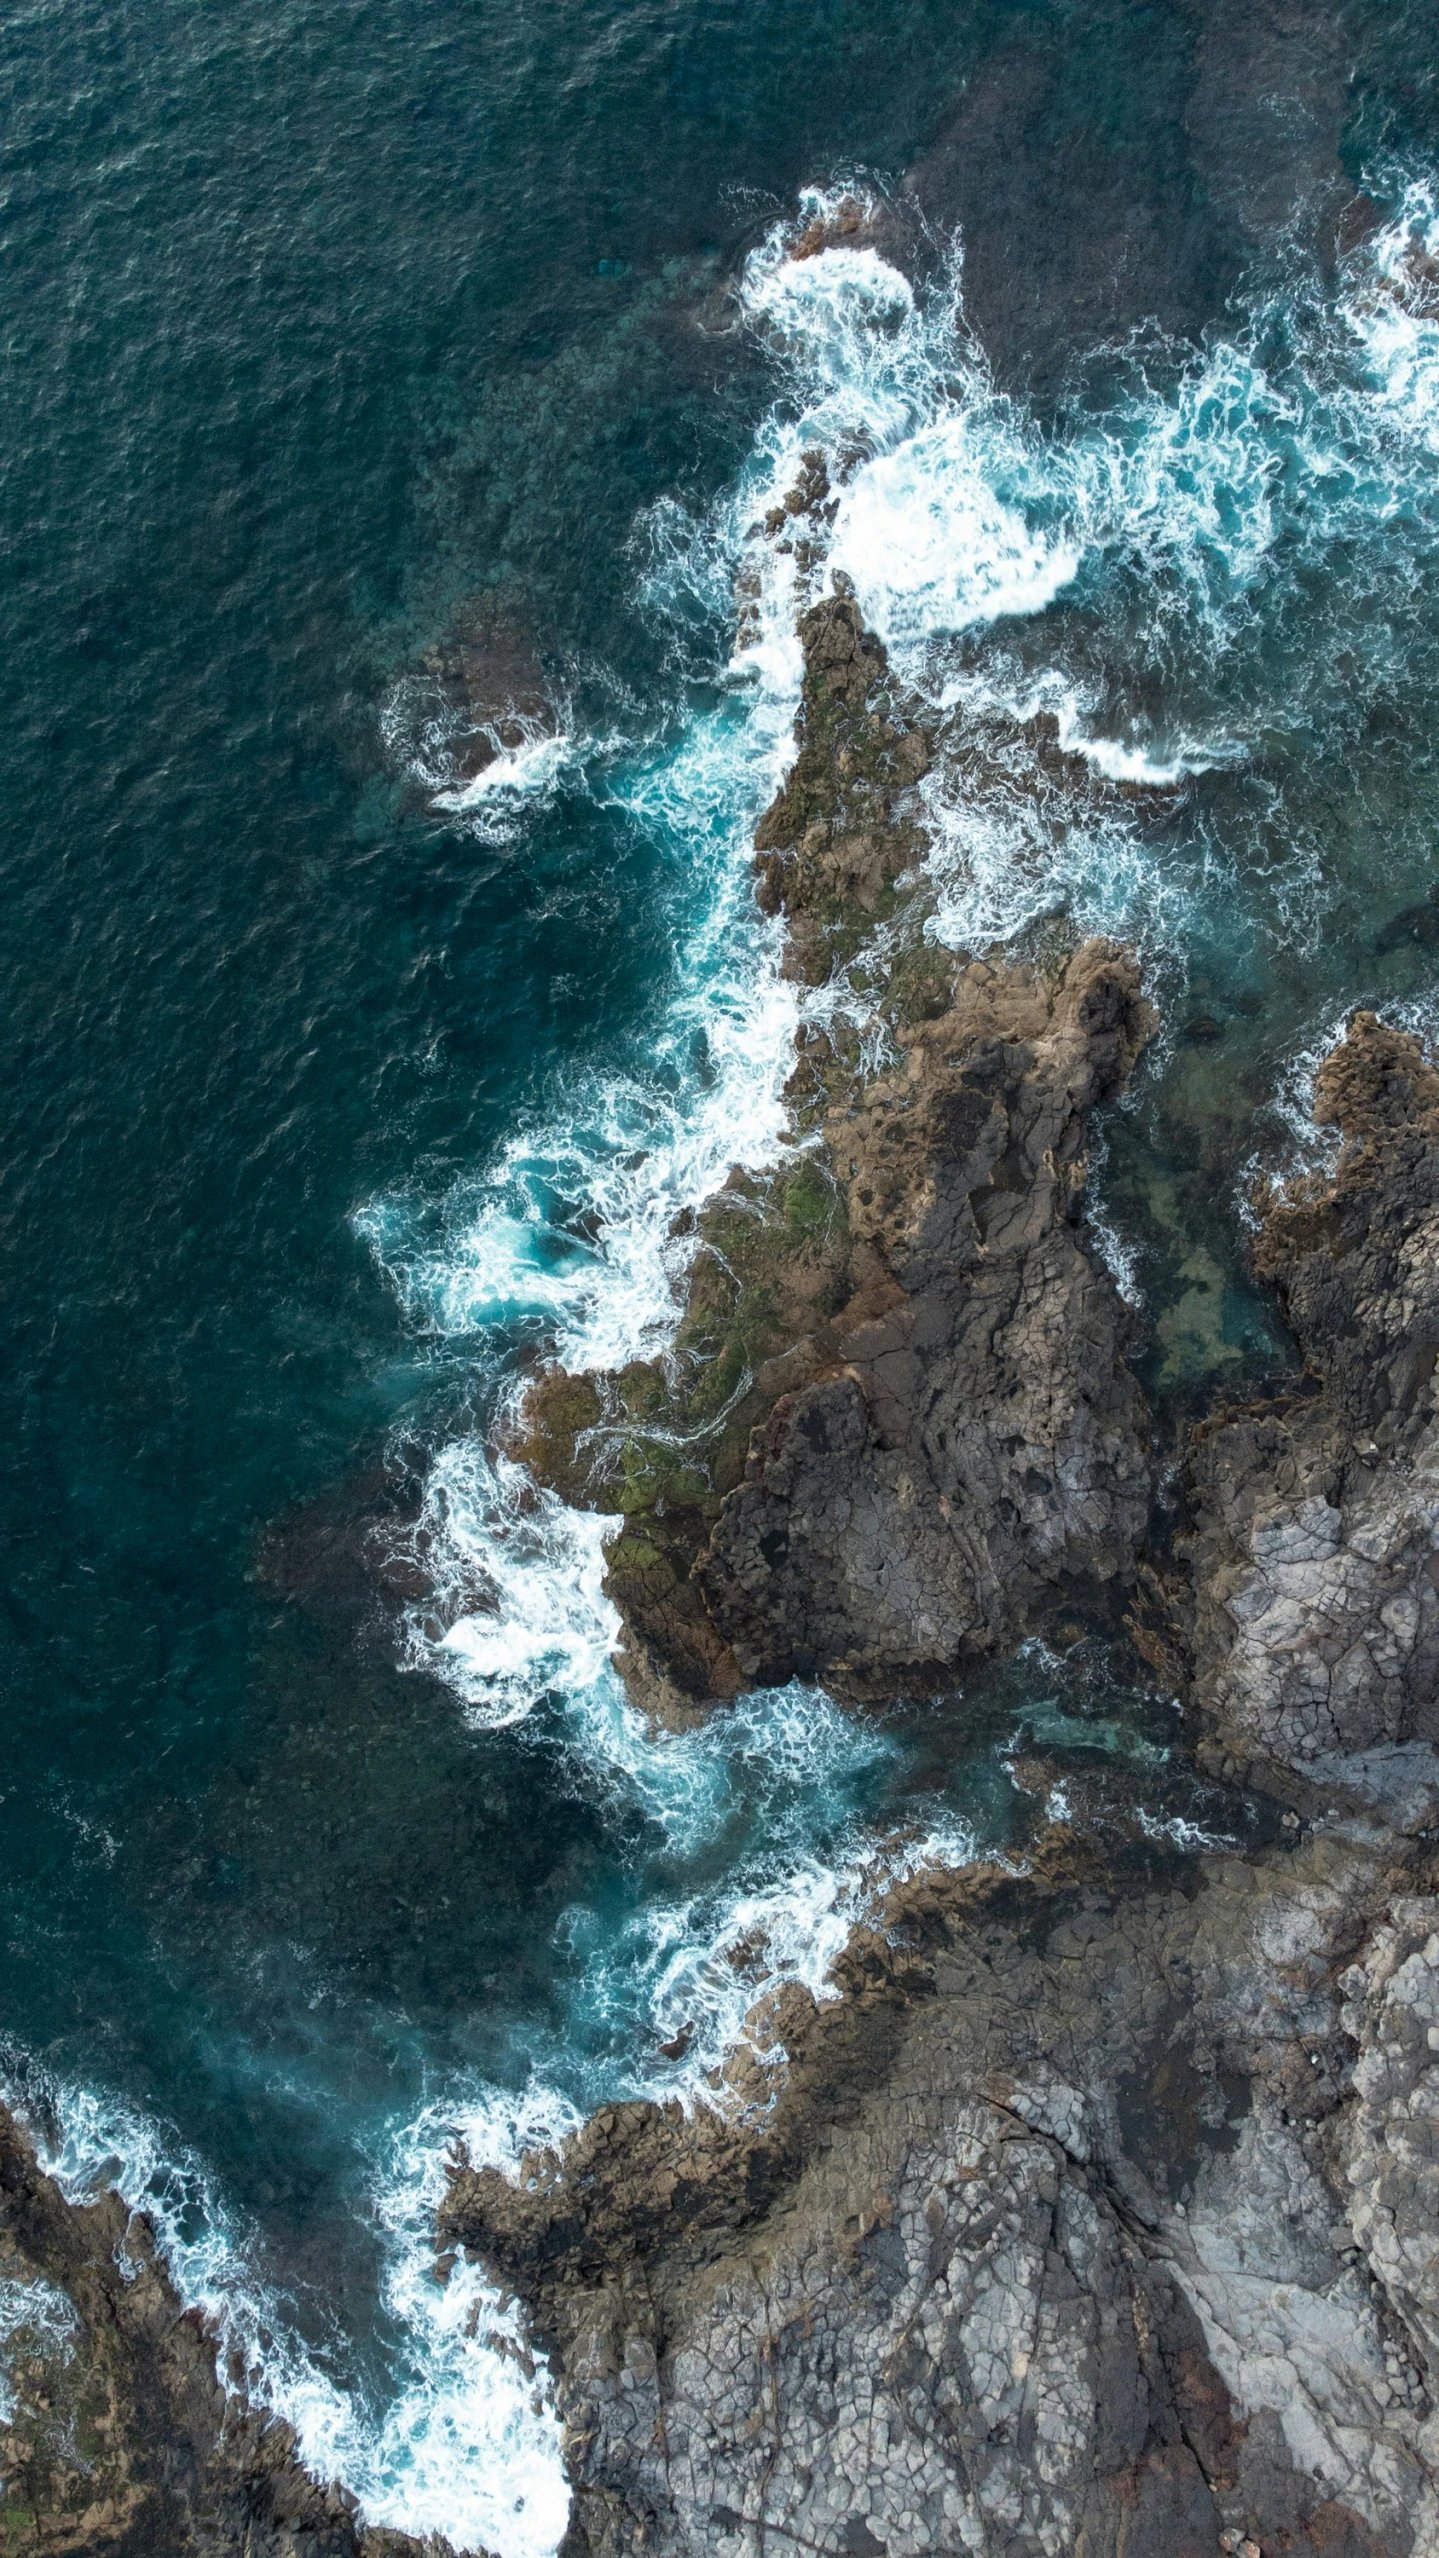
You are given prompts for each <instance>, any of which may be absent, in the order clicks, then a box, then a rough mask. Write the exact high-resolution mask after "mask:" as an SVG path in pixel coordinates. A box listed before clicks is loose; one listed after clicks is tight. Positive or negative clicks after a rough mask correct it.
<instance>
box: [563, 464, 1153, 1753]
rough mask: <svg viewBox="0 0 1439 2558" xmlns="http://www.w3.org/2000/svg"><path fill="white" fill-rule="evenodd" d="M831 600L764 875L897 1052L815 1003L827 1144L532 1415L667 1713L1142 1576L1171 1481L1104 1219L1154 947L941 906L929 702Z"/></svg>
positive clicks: (1145, 1025) (892, 1652) (928, 1680)
mask: <svg viewBox="0 0 1439 2558" xmlns="http://www.w3.org/2000/svg"><path fill="white" fill-rule="evenodd" d="M815 502H818V499H817V497H816V501H815ZM800 627H801V633H802V637H803V641H804V647H805V665H806V674H805V685H804V697H803V702H802V706H801V711H800V719H799V732H798V752H797V755H796V759H795V763H794V766H793V768H792V771H791V773H790V776H789V779H788V780H787V782H786V783H785V786H784V788H783V790H782V791H781V793H780V795H779V797H778V799H777V800H776V801H775V804H774V806H773V807H772V808H771V809H770V811H769V812H768V814H767V816H766V817H765V819H764V821H763V823H762V825H761V827H760V829H759V832H758V836H757V839H756V840H757V846H758V851H757V856H756V859H757V866H758V870H759V894H760V899H761V903H762V904H764V905H766V906H767V907H768V908H769V909H770V911H772V912H781V911H782V912H783V913H784V915H785V917H786V921H787V925H788V930H789V940H788V945H787V950H788V958H787V965H789V966H790V967H791V969H792V970H793V972H794V973H795V974H797V975H799V976H801V977H803V978H804V979H806V980H807V981H810V982H816V981H822V980H824V979H827V978H829V977H832V976H834V975H835V974H836V972H842V971H843V970H844V969H845V968H846V967H848V966H849V965H850V963H851V962H852V960H853V958H854V956H855V953H856V951H857V950H858V949H859V948H860V947H861V945H863V946H864V947H865V950H866V964H867V966H869V967H871V968H872V969H873V970H874V971H875V972H877V980H878V982H877V983H875V984H874V985H873V986H871V989H870V993H869V995H868V997H867V999H866V1000H867V1002H868V1003H870V1004H871V1005H872V1007H873V1010H874V1014H875V1019H876V1022H877V1024H879V1025H882V1026H883V1029H884V1031H885V1032H886V1034H887V1036H888V1040H889V1043H890V1054H891V1059H892V1062H891V1063H890V1064H889V1065H888V1066H887V1067H886V1068H885V1069H884V1070H882V1071H880V1072H878V1073H870V1074H866V1073H865V1072H864V1071H863V1069H862V1066H861V1063H860V1057H859V1043H858V1040H857V1038H856V1035H855V1033H854V1031H853V1030H852V1029H847V1028H846V1027H844V1018H845V1017H844V1014H843V1013H841V1014H840V1015H839V1016H837V1017H836V1018H835V1019H834V1020H832V1022H831V1024H830V1026H828V1027H820V1026H818V1025H811V1026H809V1027H808V1028H806V1029H805V1030H804V1031H802V1033H801V1043H802V1044H801V1049H800V1055H799V1062H798V1064H797V1067H796V1072H795V1075H794V1077H793V1079H792V1082H791V1086H790V1099H791V1103H792V1105H793V1110H794V1136H795V1141H796V1151H795V1153H794V1155H793V1156H792V1158H791V1160H790V1162H789V1163H788V1164H787V1165H786V1166H785V1167H783V1168H782V1169H781V1170H780V1171H777V1172H773V1173H767V1174H766V1173H750V1172H743V1171H738V1170H737V1171H736V1172H735V1173H733V1174H732V1175H731V1177H730V1181H729V1183H728V1184H727V1185H726V1187H725V1190H724V1191H722V1192H721V1194H720V1195H719V1197H718V1198H717V1199H716V1200H714V1201H712V1202H711V1203H710V1205H709V1206H708V1207H707V1208H706V1210H705V1211H704V1212H703V1215H702V1217H701V1220H700V1245H699V1251H698V1253H697V1255H696V1258H695V1261H694V1264H693V1275H692V1279H691V1283H690V1294H689V1300H688V1304H687V1306H686V1309H685V1313H684V1317H683V1319H682V1321H681V1324H680V1327H679V1331H678V1335H677V1338H676V1342H675V1346H674V1351H673V1354H672V1355H671V1357H670V1358H669V1359H667V1360H665V1361H663V1362H656V1363H637V1364H636V1365H635V1366H633V1367H631V1368H629V1369H627V1370H625V1371H623V1372H622V1373H621V1374H620V1375H618V1376H614V1377H608V1378H572V1377H567V1376H565V1375H564V1374H563V1372H561V1371H557V1370H552V1371H550V1372H549V1373H548V1374H547V1375H546V1376H544V1377H542V1378H541V1379H540V1380H539V1381H538V1382H537V1383H536V1385H535V1386H534V1387H533V1388H532V1389H531V1392H530V1394H529V1397H528V1400H527V1403H526V1405H525V1409H524V1413H523V1416H522V1418H521V1422H520V1424H519V1427H518V1430H517V1433H516V1442H515V1444H516V1446H517V1448H518V1451H519V1453H521V1454H522V1455H523V1456H524V1457H525V1458H526V1459H527V1460H528V1462H529V1463H530V1465H531V1466H532V1468H533V1469H534V1471H535V1472H536V1474H537V1475H538V1476H539V1477H540V1479H541V1480H542V1481H545V1482H548V1483H549V1484H551V1485H553V1486H555V1487H556V1488H557V1489H559V1490H560V1491H562V1492H563V1493H564V1494H565V1496H566V1497H567V1498H568V1499H570V1500H572V1501H581V1502H588V1503H589V1504H591V1505H593V1506H597V1507H600V1508H604V1509H611V1510H614V1511H616V1512H618V1513H620V1515H621V1516H622V1518H623V1522H624V1525H623V1528H622V1529H621V1531H620V1533H619V1534H618V1536H617V1537H616V1539H615V1541H614V1543H613V1544H612V1546H611V1549H610V1557H609V1577H608V1587H609V1590H610V1594H611V1596H612V1597H613V1598H614V1599H615V1601H616V1603H617V1604H618V1606H619V1607H620V1609H621V1612H622V1614H623V1617H624V1621H625V1622H624V1634H623V1638H622V1646H621V1651H620V1654H619V1661H620V1666H621V1667H622V1669H623V1670H624V1672H625V1675H626V1677H627V1679H628V1681H629V1684H630V1687H631V1690H632V1692H633V1693H634V1694H635V1695H636V1696H637V1698H638V1699H639V1700H640V1701H641V1702H642V1703H643V1704H645V1705H646V1706H647V1707H649V1708H650V1709H651V1710H652V1711H655V1712H657V1713H659V1714H662V1715H666V1716H668V1717H670V1718H671V1719H673V1718H675V1717H676V1716H680V1715H683V1714H684V1713H685V1712H686V1711H687V1710H690V1711H692V1710H694V1709H695V1708H697V1707H702V1706H703V1705H704V1704H705V1703H707V1702H708V1701H710V1700H712V1699H714V1698H716V1697H725V1696H730V1695H733V1694H734V1693H735V1692H736V1691H737V1690H738V1689H739V1688H740V1687H742V1686H745V1685H750V1684H754V1683H756V1682H779V1681H783V1680H785V1679H787V1678H789V1677H791V1676H792V1675H795V1674H798V1675H800V1676H803V1677H813V1678H817V1679H820V1680H822V1681H823V1682H824V1683H825V1685H826V1686H828V1687H829V1688H831V1689H832V1690H833V1691H834V1692H835V1693H836V1694H839V1695H842V1696H847V1697H852V1698H863V1697H878V1696H883V1695H892V1694H894V1693H896V1692H898V1691H902V1690H914V1689H916V1688H922V1687H925V1686H932V1685H934V1684H935V1683H937V1682H941V1681H943V1680H944V1679H946V1678H949V1677H951V1676H952V1675H953V1673H954V1670H955V1668H956V1666H957V1665H958V1664H959V1663H960V1662H962V1661H963V1660H965V1659H967V1658H972V1657H974V1656H975V1655H976V1654H979V1653H984V1652H989V1651H992V1650H995V1649H997V1648H1002V1647H1004V1646H1006V1645H1011V1644H1013V1643H1015V1642H1016V1641H1018V1640H1019V1639H1020V1637H1021V1636H1022V1635H1023V1634H1024V1633H1025V1632H1026V1631H1028V1630H1030V1629H1032V1628H1033V1627H1034V1626H1036V1625H1037V1624H1039V1623H1040V1622H1042V1620H1043V1619H1044V1616H1045V1614H1046V1612H1047V1611H1048V1610H1050V1609H1051V1608H1052V1607H1053V1605H1054V1603H1055V1602H1056V1600H1057V1599H1058V1600H1062V1601H1063V1602H1064V1603H1065V1604H1067V1605H1070V1606H1073V1604H1074V1600H1075V1593H1076V1591H1088V1592H1092V1591H1093V1590H1094V1589H1095V1588H1096V1587H1102V1586H1103V1585H1105V1584H1109V1583H1114V1582H1117V1581H1121V1580H1123V1579H1124V1578H1125V1577H1126V1576H1127V1575H1128V1573H1129V1572H1130V1570H1131V1568H1132V1566H1133V1562H1134V1558H1135V1554H1136V1551H1137V1548H1138V1546H1139V1543H1140V1540H1141V1538H1142V1536H1143V1534H1144V1529H1145V1525H1146V1520H1147V1515H1148V1507H1149V1497H1150V1472H1149V1455H1148V1438H1147V1428H1146V1421H1145V1415H1144V1410H1143V1405H1142V1400H1141V1397H1140V1394H1139V1391H1138V1388H1137V1387H1136V1385H1135V1383H1134V1380H1133V1378H1132V1377H1131V1375H1130V1374H1129V1371H1128V1369H1127V1367H1126V1365H1125V1362H1124V1355H1123V1354H1124V1344H1125V1338H1126V1333H1127V1328H1128V1318H1127V1316H1126V1314H1125V1310H1124V1308H1123V1306H1122V1304H1121V1302H1120V1299H1119V1297H1118V1294H1117V1292H1116V1289H1115V1287H1114V1284H1113V1281H1112V1280H1111V1278H1110V1276H1109V1274H1108V1272H1107V1270H1106V1269H1105V1268H1104V1267H1103V1265H1102V1263H1101V1262H1100V1261H1099V1260H1098V1259H1097V1257H1096V1256H1095V1254H1094V1253H1093V1252H1092V1251H1091V1249H1090V1247H1089V1243H1088V1239H1087V1237H1086V1234H1085V1230H1084V1227H1083V1222H1082V1203H1083V1194H1084V1185H1085V1179H1086V1174H1087V1169H1088V1155H1087V1130H1088V1124H1089V1119H1090V1116H1091V1114H1092V1112H1093V1111H1094V1109H1095V1108H1096V1106H1097V1105H1098V1104H1100V1103H1101V1102H1103V1101H1105V1100H1107V1099H1109V1098H1110V1097H1111V1096H1112V1095H1113V1094H1115V1093H1116V1092H1117V1091H1118V1090H1119V1089H1120V1087H1121V1086H1122V1084H1123V1083H1124V1080H1125V1078H1126V1076H1127V1075H1128V1073H1129V1072H1130V1069H1131V1068H1132V1066H1133V1064H1134V1061H1135V1058H1136V1056H1137V1055H1138V1053H1139V1051H1140V1049H1141V1048H1142V1046H1143V1044H1144V1042H1145V1040H1146V1038H1147V1037H1148V1036H1149V1033H1150V1029H1151V1027H1152V1015H1151V1013H1150V1010H1149V1007H1148V1005H1147V1004H1146V1003H1145V1001H1144V999H1143V996H1142V994H1141V992H1140V987H1139V980H1138V974H1137V971H1136V969H1135V966H1134V963H1133V961H1132V959H1131V958H1130V957H1129V956H1128V955H1127V953H1125V952H1124V951H1123V950H1121V949H1119V948H1118V947H1117V946H1115V945H1113V944H1111V943H1107V942H1102V941H1091V942H1087V943H1085V944H1084V945H1083V947H1082V948H1080V949H1078V950H1073V949H1070V950H1068V951H1059V952H1055V953H1053V954H1051V955H1049V956H1048V957H1047V958H1044V959H1029V960H1018V959H1011V960H1005V961H995V962H987V961H984V960H975V961H971V962H969V963H968V964H962V963H959V962H956V961H955V960H953V959H952V958H951V957H950V956H949V954H947V953H945V952H944V951H942V950H940V949H938V948H937V947H936V946H935V945H934V944H932V943H929V942H927V941H926V940H925V938H924V934H923V920H924V916H925V915H926V914H927V912H928V904H927V892H926V891H925V888H924V885H923V882H922V880H920V879H918V878H917V877H916V875H915V872H914V864H915V861H916V859H917V857H918V854H919V853H920V852H921V850H922V841H921V839H920V837H919V836H918V835H917V833H916V831H915V826H914V821H913V817H912V814H911V813H910V811H909V800H908V797H907V794H908V793H909V791H910V789H911V787H912V785H913V783H914V781H915V780H916V778H917V777H918V776H919V774H920V773H922V771H923V769H924V765H925V761H926V757H927V753H928V748H927V744H926V741H925V738H924V736H923V733H922V731H921V730H920V729H919V728H918V727H917V725H916V724H915V723H914V721H913V720H912V719H911V718H909V717H908V715H907V713H906V711H905V708H904V706H903V705H902V704H901V703H900V702H898V701H897V699H896V698H895V693H894V688H893V686H892V685H891V682H890V676H889V669H888V666H887V663H886V660H885V655H884V651H883V649H882V648H881V646H880V644H879V642H878V641H877V640H876V639H875V638H874V637H873V635H872V634H870V633H868V632H866V631H865V629H864V627H863V625H862V623H861V621H860V617H859V614H858V610H857V608H856V606H855V604H854V602H853V600H852V598H851V597H850V596H848V595H847V594H845V593H843V592H841V593H840V594H838V595H834V596H830V597H828V598H826V600H825V601H824V602H823V603H821V604H818V605H816V606H815V607H813V608H812V610H811V611H810V612H808V613H807V614H806V615H805V616H804V618H803V620H802V622H801V626H800Z"/></svg>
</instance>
